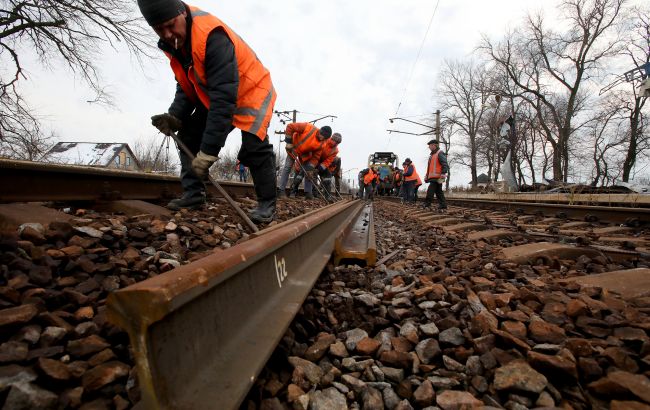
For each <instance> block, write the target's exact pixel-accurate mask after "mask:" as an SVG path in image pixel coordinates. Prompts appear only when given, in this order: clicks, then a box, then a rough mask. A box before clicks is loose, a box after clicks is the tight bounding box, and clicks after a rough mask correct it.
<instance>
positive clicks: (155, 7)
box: [138, 0, 185, 26]
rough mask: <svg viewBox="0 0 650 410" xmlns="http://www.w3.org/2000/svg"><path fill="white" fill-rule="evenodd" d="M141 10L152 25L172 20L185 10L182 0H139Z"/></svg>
mask: <svg viewBox="0 0 650 410" xmlns="http://www.w3.org/2000/svg"><path fill="white" fill-rule="evenodd" d="M138 6H139V7H140V12H141V13H142V16H143V17H144V19H145V20H147V23H149V25H150V26H156V25H158V24H160V23H164V22H165V21H167V20H171V19H173V18H174V17H176V16H178V15H179V14H181V13H182V12H183V11H185V5H184V4H183V2H182V1H180V0H138Z"/></svg>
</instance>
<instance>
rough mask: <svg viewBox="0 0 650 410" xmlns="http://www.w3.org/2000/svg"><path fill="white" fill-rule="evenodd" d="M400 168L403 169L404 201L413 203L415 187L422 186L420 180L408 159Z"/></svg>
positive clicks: (415, 193)
mask: <svg viewBox="0 0 650 410" xmlns="http://www.w3.org/2000/svg"><path fill="white" fill-rule="evenodd" d="M402 166H403V167H404V174H403V176H404V201H405V202H406V203H415V197H416V196H417V191H416V186H420V185H422V180H421V179H420V176H419V175H418V172H417V171H416V169H415V165H413V161H411V159H410V158H406V159H405V160H404V163H403V164H402Z"/></svg>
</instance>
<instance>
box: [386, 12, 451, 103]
mask: <svg viewBox="0 0 650 410" xmlns="http://www.w3.org/2000/svg"><path fill="white" fill-rule="evenodd" d="M439 4H440V0H437V1H436V7H434V9H433V13H431V18H430V19H429V24H428V25H427V30H426V32H425V33H424V37H423V38H422V42H421V43H420V48H419V49H418V54H417V56H416V57H415V61H413V65H412V66H411V70H410V72H409V75H408V77H407V80H406V85H405V86H404V90H403V91H402V97H401V98H400V100H399V104H397V109H396V110H395V115H397V114H398V113H399V109H400V107H401V106H402V102H403V101H404V98H405V97H406V92H407V91H408V87H409V85H410V83H411V79H412V78H413V73H414V72H415V66H416V65H417V63H418V61H419V60H420V55H421V54H422V49H423V48H424V43H425V42H426V41H427V36H428V35H429V30H430V29H431V24H432V23H433V19H434V17H435V16H436V12H437V11H438V5H439Z"/></svg>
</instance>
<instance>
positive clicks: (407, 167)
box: [404, 164, 420, 182]
mask: <svg viewBox="0 0 650 410" xmlns="http://www.w3.org/2000/svg"><path fill="white" fill-rule="evenodd" d="M411 166H412V167H413V173H412V174H411V175H410V176H408V177H406V176H405V177H404V181H407V182H408V181H417V180H418V179H420V177H419V175H418V173H417V171H416V170H415V165H413V164H411ZM408 169H409V166H408V165H405V166H404V173H405V174H406V171H407V170H408Z"/></svg>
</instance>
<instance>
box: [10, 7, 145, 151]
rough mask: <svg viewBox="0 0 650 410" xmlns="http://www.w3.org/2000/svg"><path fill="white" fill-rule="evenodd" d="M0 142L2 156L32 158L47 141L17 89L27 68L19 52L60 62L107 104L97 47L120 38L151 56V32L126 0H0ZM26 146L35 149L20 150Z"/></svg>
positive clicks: (50, 63)
mask: <svg viewBox="0 0 650 410" xmlns="http://www.w3.org/2000/svg"><path fill="white" fill-rule="evenodd" d="M0 4H1V5H2V7H1V8H0V61H1V62H2V64H3V68H4V69H3V71H2V73H1V74H0V145H1V146H2V148H1V152H2V153H3V154H4V155H12V156H18V157H22V158H30V159H34V158H36V157H39V156H41V155H42V147H43V145H44V144H43V143H41V142H42V141H45V140H47V137H46V136H45V135H44V133H43V130H42V128H41V126H40V123H39V118H38V117H37V116H36V115H35V114H33V113H32V111H31V110H30V108H29V106H28V104H27V102H26V101H25V99H24V98H23V97H22V95H21V93H20V90H19V88H18V83H19V82H20V81H23V80H26V79H27V78H28V77H27V73H26V70H25V67H24V66H23V64H22V62H23V61H24V58H21V55H22V54H21V53H24V51H25V50H30V51H31V52H34V53H35V54H36V55H37V56H38V58H39V60H40V63H41V64H42V65H43V66H53V65H55V64H57V63H61V62H62V63H63V64H64V65H65V66H67V68H68V69H69V70H70V71H72V72H73V73H74V74H75V75H76V76H78V77H80V78H82V79H83V80H84V81H85V83H86V84H87V85H88V86H90V87H91V88H92V89H93V90H94V91H95V93H96V95H97V97H96V98H95V100H97V102H98V103H104V104H109V105H110V103H111V102H110V100H109V99H107V98H106V97H107V96H108V93H107V92H106V89H105V87H104V86H102V84H101V82H102V81H101V75H100V70H99V67H98V64H99V63H98V62H99V61H100V59H99V58H100V56H101V54H102V49H103V48H105V45H106V44H108V46H110V47H113V48H115V47H117V44H118V43H120V44H122V45H124V46H125V47H126V48H127V49H128V50H129V51H130V52H131V53H132V55H134V56H135V57H136V58H137V59H138V61H139V58H140V56H142V55H146V56H153V53H152V52H151V51H152V50H153V48H151V47H150V46H149V45H148V43H149V40H150V38H151V36H152V33H151V30H149V29H147V28H146V27H145V26H144V25H142V24H141V23H140V19H138V18H136V14H135V6H136V2H134V1H131V0H85V1H75V0H35V1H31V2H30V1H24V0H2V1H1V2H0ZM21 147H30V148H31V149H32V150H34V151H38V152H37V153H36V154H34V153H22V152H21V150H22V149H23V148H21Z"/></svg>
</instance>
